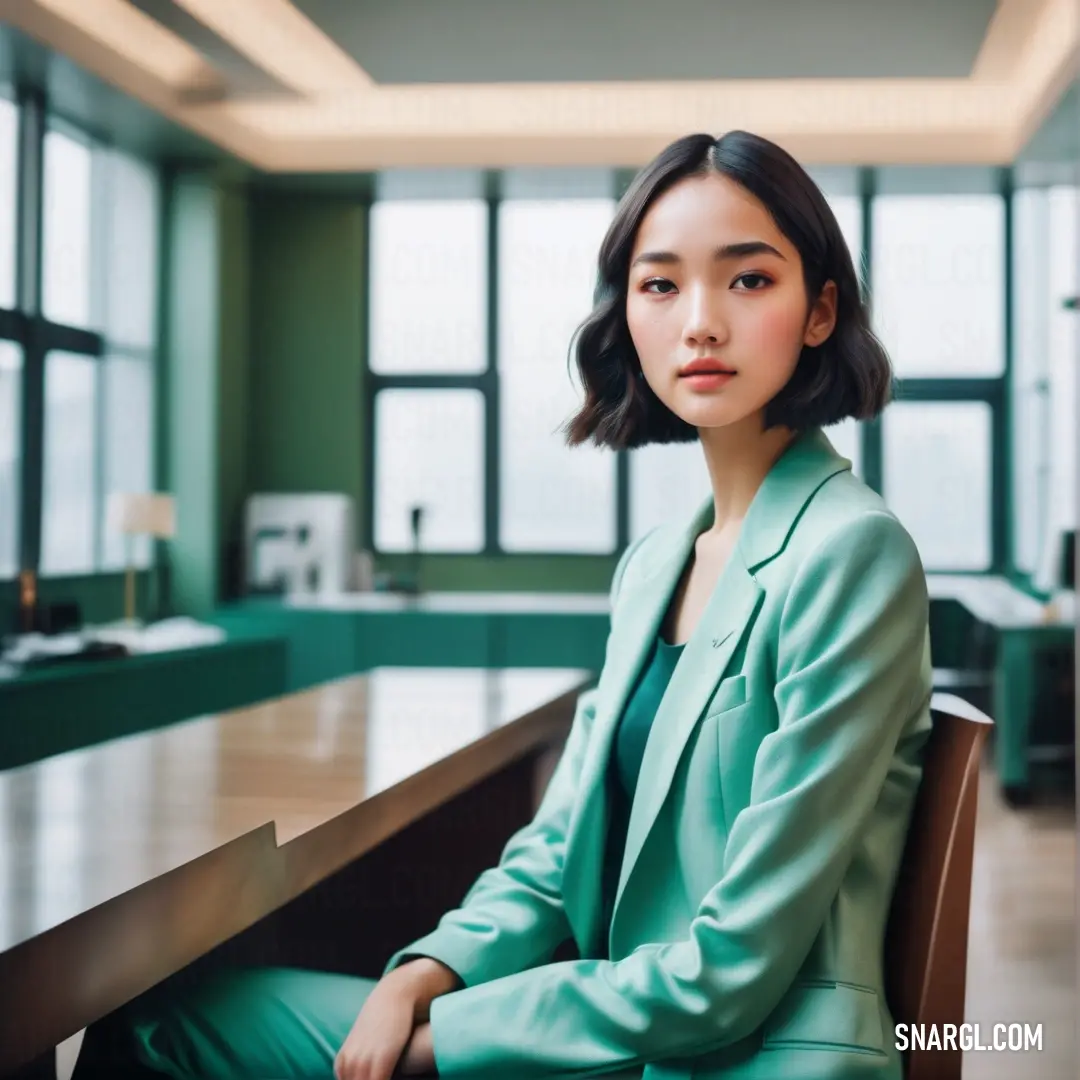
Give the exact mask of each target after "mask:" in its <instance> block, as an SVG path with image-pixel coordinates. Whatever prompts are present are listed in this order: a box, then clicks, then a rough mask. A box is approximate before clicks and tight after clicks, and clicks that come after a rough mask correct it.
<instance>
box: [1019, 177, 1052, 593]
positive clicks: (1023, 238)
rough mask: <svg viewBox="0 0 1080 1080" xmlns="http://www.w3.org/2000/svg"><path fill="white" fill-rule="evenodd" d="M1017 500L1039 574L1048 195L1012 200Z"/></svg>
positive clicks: (1047, 457) (1026, 565)
mask: <svg viewBox="0 0 1080 1080" xmlns="http://www.w3.org/2000/svg"><path fill="white" fill-rule="evenodd" d="M1013 231H1014V235H1013V311H1014V319H1013V365H1012V388H1011V389H1012V395H1013V423H1012V446H1011V454H1012V481H1013V483H1012V501H1013V506H1012V509H1013V542H1014V548H1013V552H1014V558H1015V561H1016V566H1017V569H1019V570H1022V571H1025V572H1026V573H1031V572H1032V571H1034V569H1035V567H1036V565H1037V563H1038V560H1039V554H1040V552H1041V551H1042V549H1043V545H1044V543H1045V541H1046V527H1047V525H1048V515H1049V495H1050V492H1049V476H1050V468H1051V453H1050V441H1051V425H1050V383H1049V378H1048V376H1049V345H1048V337H1049V333H1048V331H1049V320H1050V308H1051V306H1052V304H1053V295H1052V292H1051V289H1050V285H1049V276H1050V250H1049V249H1050V214H1049V200H1048V198H1047V192H1046V190H1045V189H1038V188H1029V189H1026V190H1022V191H1018V192H1016V194H1015V195H1014V197H1013Z"/></svg>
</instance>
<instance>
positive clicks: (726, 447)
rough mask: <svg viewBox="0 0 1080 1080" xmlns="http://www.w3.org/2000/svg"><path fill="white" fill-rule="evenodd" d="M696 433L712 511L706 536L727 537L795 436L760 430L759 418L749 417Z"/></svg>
mask: <svg viewBox="0 0 1080 1080" xmlns="http://www.w3.org/2000/svg"><path fill="white" fill-rule="evenodd" d="M698 434H699V437H700V439H701V445H702V449H703V450H704V452H705V464H706V466H707V468H708V470H709V479H710V481H711V483H712V493H713V507H714V509H715V518H714V521H713V524H712V526H711V527H710V529H709V530H708V533H709V534H715V536H726V535H727V534H729V533H730V532H731V531H732V530H733V529H738V527H739V525H740V524H741V523H742V519H743V518H744V517H745V516H746V512H747V510H749V508H750V503H751V502H752V501H753V498H754V495H755V494H756V493H757V490H758V488H759V487H761V484H762V482H763V481H764V479H765V477H766V476H767V475H768V473H769V470H770V469H771V468H772V467H773V465H774V464H775V463H776V460H777V459H778V458H779V457H780V456H781V455H782V454H783V452H784V451H785V450H786V449H787V448H788V446H789V445H790V444H791V443H792V441H793V440H794V439H795V435H796V433H795V432H794V431H791V430H790V429H788V428H771V429H770V430H768V431H762V430H761V422H760V420H759V418H758V417H756V416H751V417H747V419H746V420H745V421H741V422H740V423H738V424H731V425H728V426H726V427H722V428H700V429H699V432H698Z"/></svg>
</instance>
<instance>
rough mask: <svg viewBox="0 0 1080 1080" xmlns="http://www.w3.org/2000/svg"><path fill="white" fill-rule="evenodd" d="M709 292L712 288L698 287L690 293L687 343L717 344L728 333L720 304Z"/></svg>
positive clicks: (686, 333) (686, 327)
mask: <svg viewBox="0 0 1080 1080" xmlns="http://www.w3.org/2000/svg"><path fill="white" fill-rule="evenodd" d="M709 293H710V290H707V289H697V290H694V291H692V292H691V294H690V303H689V306H688V310H687V318H686V326H685V328H684V331H683V334H684V337H685V338H686V341H687V344H691V345H704V344H709V345H715V344H717V343H719V342H720V341H721V340H722V339H723V338H724V337H725V336H726V334H727V330H726V327H725V325H724V319H723V317H722V315H721V312H720V309H719V305H718V304H717V303H716V302H715V299H714V298H713V297H711V296H710V295H709Z"/></svg>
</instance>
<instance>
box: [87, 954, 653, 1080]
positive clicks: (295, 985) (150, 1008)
mask: <svg viewBox="0 0 1080 1080" xmlns="http://www.w3.org/2000/svg"><path fill="white" fill-rule="evenodd" d="M374 986H375V980H374V979H361V978H357V977H355V976H351V975H336V974H331V973H328V972H324V971H305V970H302V969H299V968H268V967H260V968H239V969H229V970H225V971H222V972H221V973H216V974H214V975H212V976H209V977H206V978H203V979H201V980H200V981H199V982H196V983H189V984H188V985H187V986H181V985H180V984H179V983H174V982H172V981H169V980H166V981H165V982H164V983H161V984H159V985H158V986H156V987H154V988H152V989H151V990H149V991H147V992H146V993H145V994H143V995H141V996H140V997H138V998H136V999H135V1000H133V1001H131V1002H129V1003H128V1004H127V1005H125V1006H123V1007H122V1008H120V1009H117V1010H116V1011H115V1012H113V1013H110V1014H109V1015H108V1016H107V1017H105V1018H104V1019H102V1020H99V1021H97V1022H96V1023H94V1024H91V1025H90V1026H89V1027H88V1028H87V1029H86V1034H85V1035H84V1036H83V1043H82V1047H81V1049H80V1051H79V1058H78V1060H77V1061H76V1063H75V1070H74V1072H73V1073H72V1080H106V1078H107V1080H155V1078H157V1080H160V1078H161V1076H162V1075H164V1076H171V1077H174V1078H176V1080H333V1077H334V1058H335V1057H337V1052H338V1050H339V1049H340V1048H341V1045H342V1043H344V1041H345V1038H346V1036H347V1035H348V1034H349V1031H350V1030H351V1029H352V1026H353V1024H354V1023H355V1022H356V1018H357V1016H358V1015H359V1014H360V1009H361V1007H362V1006H363V1004H364V1002H365V1001H366V1000H367V996H368V994H370V993H371V991H372V989H373V988H374ZM537 1022H538V1023H539V1022H542V1021H541V1018H539V1017H538V1018H537ZM580 1075H581V1074H577V1077H578V1078H579V1080H580ZM640 1077H641V1069H640V1068H638V1069H631V1070H627V1071H622V1072H618V1073H608V1074H607V1075H606V1076H605V1080H640ZM507 1080H513V1068H512V1067H511V1068H510V1069H509V1071H508V1075H507ZM552 1080H557V1078H554V1077H553V1078H552Z"/></svg>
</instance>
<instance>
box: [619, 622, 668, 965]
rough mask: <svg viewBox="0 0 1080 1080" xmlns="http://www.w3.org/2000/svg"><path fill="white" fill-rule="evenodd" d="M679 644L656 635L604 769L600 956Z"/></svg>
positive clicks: (624, 712)
mask: <svg viewBox="0 0 1080 1080" xmlns="http://www.w3.org/2000/svg"><path fill="white" fill-rule="evenodd" d="M682 650H683V646H682V645H670V644H669V643H668V642H666V641H664V639H663V638H662V637H661V636H660V635H659V634H657V636H656V641H655V643H654V644H653V649H652V653H651V654H650V656H649V660H648V662H647V663H646V664H645V666H644V668H643V669H642V673H641V678H640V679H638V682H637V685H636V687H635V688H634V692H633V693H632V694H631V695H630V699H629V700H628V701H627V703H626V708H625V709H624V710H623V714H622V716H621V717H620V719H619V726H618V728H617V729H616V731H615V739H614V745H613V750H612V754H611V760H610V763H609V766H608V775H607V784H608V802H609V804H610V806H611V819H610V827H609V831H608V836H607V845H606V847H605V853H604V869H603V875H604V876H603V896H604V919H603V922H602V925H603V926H604V928H605V932H604V945H603V948H604V953H605V955H606V953H607V927H609V926H610V925H611V915H612V910H613V908H614V904H615V891H616V889H618V886H619V869H620V867H621V865H622V858H623V850H624V849H625V847H626V830H627V827H628V825H629V824H630V807H631V804H632V802H633V798H634V789H635V788H636V787H637V779H638V773H639V772H640V770H641V759H642V758H643V757H644V756H645V743H646V740H647V739H648V738H649V729H650V728H651V727H652V722H653V717H655V716H656V710H657V709H658V708H659V707H660V700H661V698H663V696H664V691H665V690H667V685H668V682H669V680H670V679H671V674H672V672H673V671H674V670H675V665H676V664H677V663H678V662H679V657H680V656H681V655H682Z"/></svg>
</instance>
